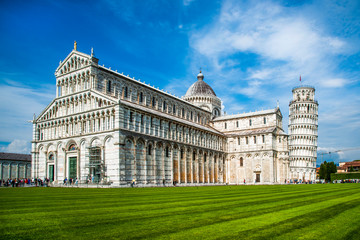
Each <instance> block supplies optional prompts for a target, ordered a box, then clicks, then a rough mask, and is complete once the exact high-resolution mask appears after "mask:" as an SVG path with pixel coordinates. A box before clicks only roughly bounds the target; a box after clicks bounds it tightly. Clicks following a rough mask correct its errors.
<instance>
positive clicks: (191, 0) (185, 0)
mask: <svg viewBox="0 0 360 240" xmlns="http://www.w3.org/2000/svg"><path fill="white" fill-rule="evenodd" d="M192 2H194V0H183V4H184V6H189V5H190V4H191V3H192Z"/></svg>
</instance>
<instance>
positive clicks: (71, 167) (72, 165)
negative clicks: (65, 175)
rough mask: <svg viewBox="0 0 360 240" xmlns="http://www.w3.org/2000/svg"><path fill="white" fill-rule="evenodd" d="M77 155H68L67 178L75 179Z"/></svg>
mask: <svg viewBox="0 0 360 240" xmlns="http://www.w3.org/2000/svg"><path fill="white" fill-rule="evenodd" d="M76 162H77V157H69V178H72V179H75V178H76V176H77V171H76V170H77V169H76V168H77V166H76V165H77V164H76Z"/></svg>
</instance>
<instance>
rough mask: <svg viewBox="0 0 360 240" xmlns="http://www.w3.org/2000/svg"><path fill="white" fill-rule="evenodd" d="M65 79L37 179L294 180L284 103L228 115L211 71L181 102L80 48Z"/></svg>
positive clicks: (40, 128)
mask: <svg viewBox="0 0 360 240" xmlns="http://www.w3.org/2000/svg"><path fill="white" fill-rule="evenodd" d="M55 76H56V85H57V93H56V98H55V99H54V100H53V101H52V102H51V103H50V104H49V105H48V106H47V107H46V108H45V109H44V110H43V112H42V113H41V114H40V115H39V116H38V117H34V121H33V129H34V130H33V144H32V177H41V178H43V177H49V178H50V180H51V181H53V182H54V183H62V182H63V180H64V178H74V179H75V178H77V179H78V181H79V182H80V183H86V182H88V181H89V179H90V181H92V182H99V183H102V184H109V185H111V186H128V185H129V184H131V182H132V180H133V179H136V182H137V184H141V185H144V186H145V185H146V186H156V185H162V184H164V183H165V184H172V183H173V182H174V181H176V182H177V183H178V184H183V185H194V184H225V183H227V184H243V183H244V181H245V182H246V183H255V182H257V183H261V184H273V183H284V182H285V180H287V179H289V178H290V175H289V147H288V135H287V134H286V133H284V131H283V129H282V114H281V112H280V109H279V108H275V109H270V110H265V111H258V112H253V113H246V114H239V115H222V114H221V100H220V99H219V98H218V97H217V96H216V94H215V92H214V91H213V89H212V88H211V87H210V86H209V85H207V84H206V83H205V82H204V75H203V74H202V73H200V74H199V75H198V80H197V81H196V82H195V83H194V84H193V85H192V86H191V87H190V88H189V90H188V91H187V93H186V95H185V96H184V97H183V98H178V97H176V96H173V95H171V94H169V93H166V92H164V91H161V90H159V89H157V88H155V87H152V86H150V85H148V84H145V83H143V82H141V81H140V80H136V79H134V78H131V77H129V76H125V75H124V74H121V73H118V72H117V71H113V70H111V69H110V68H105V67H104V66H100V65H99V64H98V59H97V58H95V57H94V56H93V54H91V55H88V54H84V53H81V52H79V51H77V50H76V47H75V49H74V50H73V51H72V52H71V53H70V54H69V55H68V56H67V57H66V59H65V60H64V61H62V62H60V64H59V67H58V68H57V69H56V71H55Z"/></svg>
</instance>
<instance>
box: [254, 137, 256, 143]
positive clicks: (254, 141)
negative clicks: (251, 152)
mask: <svg viewBox="0 0 360 240" xmlns="http://www.w3.org/2000/svg"><path fill="white" fill-rule="evenodd" d="M254 144H256V136H254Z"/></svg>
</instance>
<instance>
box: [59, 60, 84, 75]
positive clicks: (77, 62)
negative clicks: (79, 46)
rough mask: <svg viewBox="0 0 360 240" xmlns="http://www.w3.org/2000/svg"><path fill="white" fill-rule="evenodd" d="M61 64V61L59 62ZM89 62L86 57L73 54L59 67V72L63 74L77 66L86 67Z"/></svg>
mask: <svg viewBox="0 0 360 240" xmlns="http://www.w3.org/2000/svg"><path fill="white" fill-rule="evenodd" d="M60 64H61V63H60ZM89 64H90V61H89V60H88V59H85V58H82V57H78V56H74V57H71V58H70V59H68V60H67V62H66V63H65V64H64V66H63V67H62V68H61V69H60V71H59V72H60V74H65V73H68V72H70V71H73V70H77V69H79V68H83V67H86V66H88V65H89Z"/></svg>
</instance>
